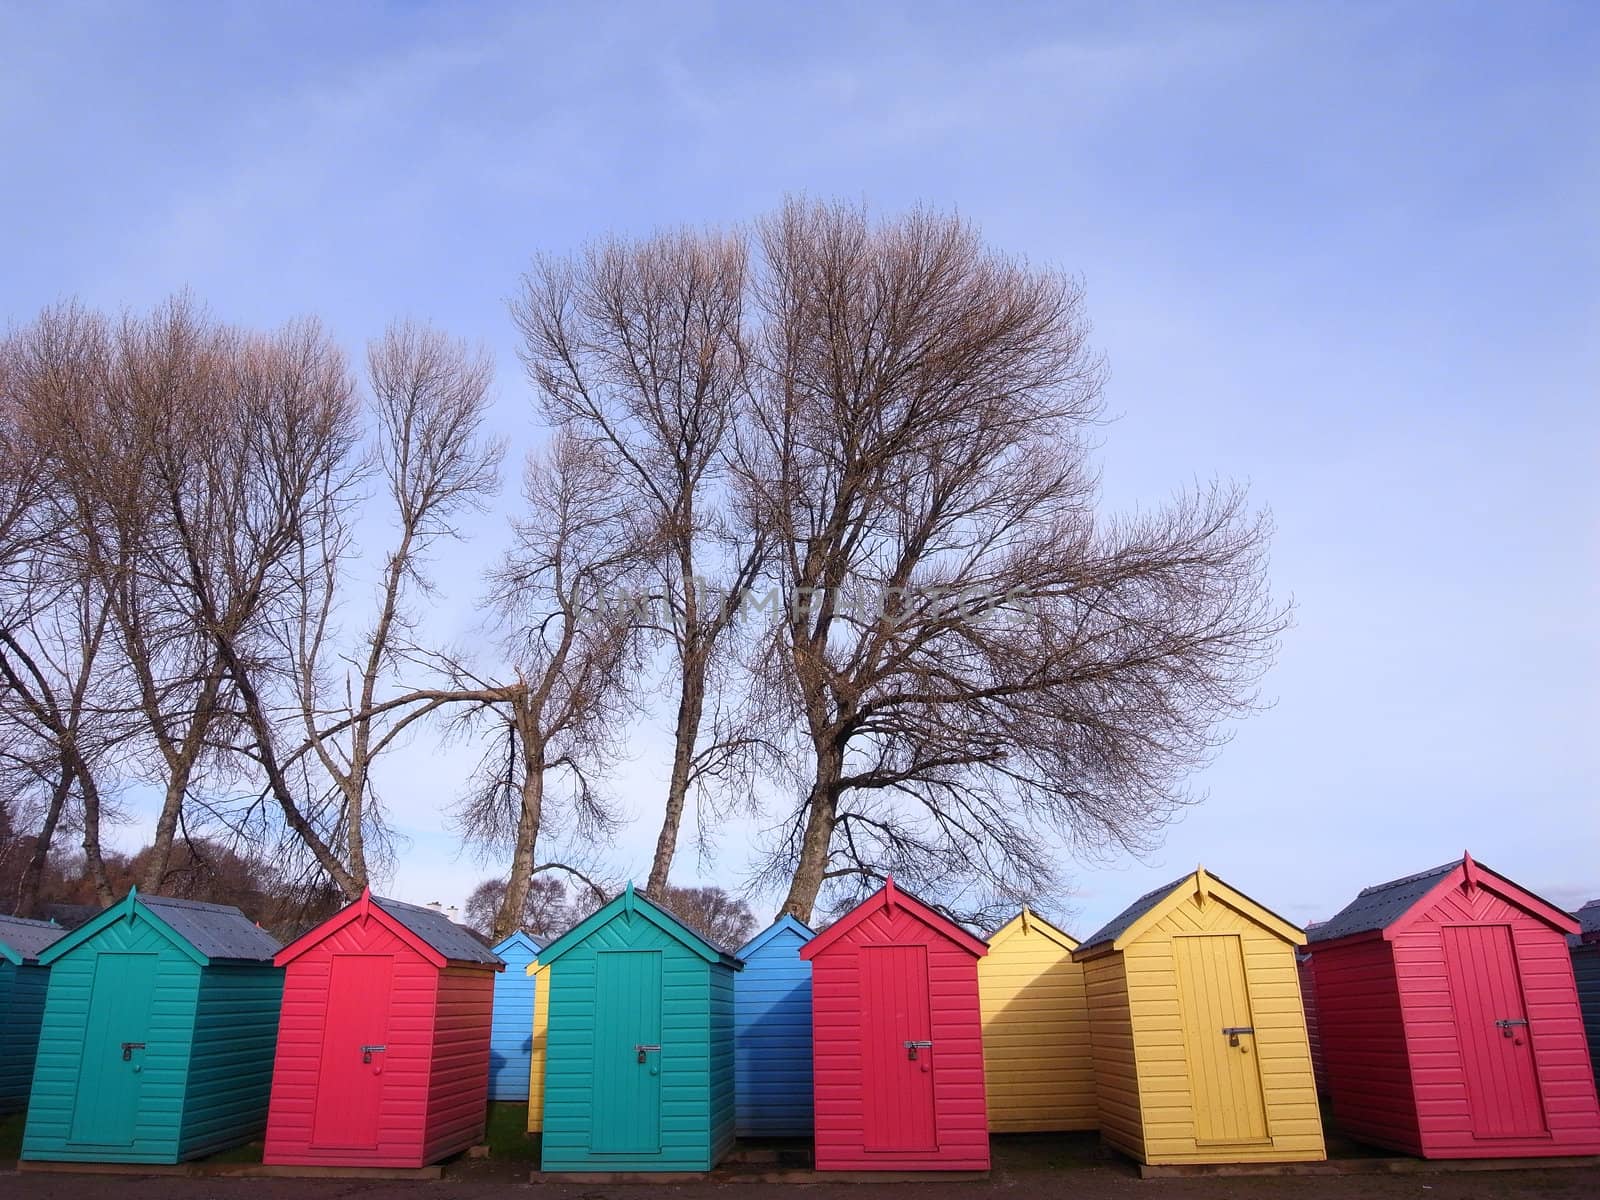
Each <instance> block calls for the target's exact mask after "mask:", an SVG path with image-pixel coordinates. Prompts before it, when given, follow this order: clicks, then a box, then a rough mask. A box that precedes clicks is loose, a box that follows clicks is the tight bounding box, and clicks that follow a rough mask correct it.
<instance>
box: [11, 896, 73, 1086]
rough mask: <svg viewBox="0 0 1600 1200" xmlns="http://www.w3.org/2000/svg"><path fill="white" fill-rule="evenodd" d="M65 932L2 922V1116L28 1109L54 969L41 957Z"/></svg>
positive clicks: (14, 920) (16, 920)
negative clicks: (45, 997)
mask: <svg viewBox="0 0 1600 1200" xmlns="http://www.w3.org/2000/svg"><path fill="white" fill-rule="evenodd" d="M66 933H67V931H66V930H65V929H63V928H61V926H59V925H53V924H51V923H50V922H49V921H30V920H28V919H27V918H25V917H0V1113H11V1112H17V1111H19V1110H20V1109H24V1108H26V1107H27V1106H28V1088H29V1087H30V1086H32V1084H33V1057H34V1054H35V1052H37V1050H38V1049H39V1022H40V1020H41V1019H42V1018H43V1017H44V994H45V989H46V988H47V987H49V985H50V969H49V968H48V967H41V966H40V965H39V952H40V951H41V950H44V949H45V948H46V947H48V946H50V945H51V944H52V943H53V942H57V941H60V940H61V938H63V937H65V936H66Z"/></svg>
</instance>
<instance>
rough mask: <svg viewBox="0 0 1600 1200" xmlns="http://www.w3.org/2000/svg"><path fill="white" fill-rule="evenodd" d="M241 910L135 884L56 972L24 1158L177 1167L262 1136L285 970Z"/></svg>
mask: <svg viewBox="0 0 1600 1200" xmlns="http://www.w3.org/2000/svg"><path fill="white" fill-rule="evenodd" d="M277 949H278V942H277V939H275V938H273V937H271V936H270V935H269V934H267V933H264V932H263V931H262V930H261V929H260V928H258V927H257V926H256V925H255V924H253V923H252V922H251V921H250V920H249V918H247V917H246V916H245V915H244V914H243V913H241V912H240V911H239V910H238V909H236V908H230V907H228V906H227V905H225V904H202V903H200V902H198V901H195V900H174V899H171V898H169V897H166V896H141V895H140V894H139V892H138V890H137V889H133V890H130V891H129V892H128V895H127V896H126V897H125V898H124V899H123V900H122V901H121V902H120V903H118V904H114V905H112V906H111V907H110V908H108V909H106V910H104V911H103V912H101V913H100V914H99V915H98V916H96V917H94V918H93V919H91V920H90V921H88V922H87V923H85V924H83V925H81V926H79V927H78V928H77V929H75V930H73V931H72V932H71V933H69V934H67V935H66V936H65V937H63V938H61V939H60V940H58V941H56V942H55V943H54V944H52V945H50V946H48V947H46V948H45V949H44V950H42V951H40V953H39V965H40V966H44V967H49V968H50V987H49V990H48V992H47V993H46V997H45V1005H44V1019H43V1022H42V1023H41V1025H40V1029H39V1056H38V1061H37V1063H36V1065H35V1067H34V1072H33V1089H32V1092H31V1095H30V1098H29V1102H28V1123H27V1127H26V1129H25V1131H24V1133H23V1138H22V1157H23V1158H25V1159H44V1160H61V1161H68V1162H133V1163H176V1162H182V1161H184V1160H186V1159H191V1158H198V1157H200V1156H202V1155H206V1154H212V1153H215V1152H216V1151H218V1150H224V1149H227V1148H228V1147H229V1146H236V1145H240V1144H241V1143H244V1142H248V1141H250V1140H252V1139H253V1138H255V1137H258V1136H259V1135H260V1133H261V1127H262V1125H263V1123H264V1122H265V1120H266V1115H267V1091H268V1087H269V1084H270V1082H271V1077H272V1044H273V1039H274V1037H275V1036H276V1033H277V1028H278V1003H279V999H280V997H281V996H282V992H283V972H282V971H280V970H278V969H277V968H276V967H275V966H273V965H272V956H273V953H274V952H275V951H276V950H277Z"/></svg>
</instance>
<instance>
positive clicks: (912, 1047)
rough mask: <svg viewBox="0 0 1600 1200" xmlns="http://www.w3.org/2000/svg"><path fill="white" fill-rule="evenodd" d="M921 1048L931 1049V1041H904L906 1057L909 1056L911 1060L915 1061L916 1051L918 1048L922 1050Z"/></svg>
mask: <svg viewBox="0 0 1600 1200" xmlns="http://www.w3.org/2000/svg"><path fill="white" fill-rule="evenodd" d="M922 1049H927V1050H932V1049H933V1043H932V1042H927V1041H923V1042H907V1043H906V1057H907V1058H909V1059H910V1060H911V1061H912V1062H916V1061H917V1051H918V1050H922Z"/></svg>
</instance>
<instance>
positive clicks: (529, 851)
mask: <svg viewBox="0 0 1600 1200" xmlns="http://www.w3.org/2000/svg"><path fill="white" fill-rule="evenodd" d="M518 733H519V734H520V735H521V736H522V737H523V746H524V749H523V775H522V811H521V812H520V813H519V814H518V815H517V840H516V847H515V849H514V850H513V852H512V855H511V875H510V877H509V878H508V879H507V880H506V894H505V897H504V898H503V899H502V900H501V901H500V911H499V912H498V913H496V914H495V918H494V928H493V929H492V930H491V936H492V937H493V938H494V940H495V941H496V942H498V941H500V939H501V938H506V937H510V936H511V934H512V933H513V932H515V931H516V930H517V929H519V928H520V927H521V925H522V913H523V910H524V909H525V908H526V907H527V904H528V889H529V888H530V887H531V886H532V885H533V851H534V846H535V845H536V843H537V842H538V840H539V825H540V823H541V821H542V820H543V818H544V745H543V742H542V739H539V738H538V735H537V734H535V733H532V732H524V731H523V730H521V729H519V730H518Z"/></svg>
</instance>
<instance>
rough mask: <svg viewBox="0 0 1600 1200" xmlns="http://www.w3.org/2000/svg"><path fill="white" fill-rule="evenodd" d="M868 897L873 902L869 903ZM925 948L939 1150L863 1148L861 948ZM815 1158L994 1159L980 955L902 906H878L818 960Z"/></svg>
mask: <svg viewBox="0 0 1600 1200" xmlns="http://www.w3.org/2000/svg"><path fill="white" fill-rule="evenodd" d="M869 903H871V901H869ZM865 945H901V946H910V945H921V946H926V947H927V953H928V987H929V1012H930V1016H931V1018H932V1035H933V1043H934V1050H933V1053H934V1055H935V1058H934V1075H935V1083H934V1088H935V1092H934V1097H935V1098H934V1106H935V1113H936V1121H937V1129H938V1149H937V1150H936V1151H924V1152H907V1153H903V1154H900V1153H890V1152H885V1151H868V1150H867V1148H866V1146H865V1129H866V1116H865V1112H864V1106H865V1098H866V1094H865V1091H864V1089H863V1081H862V1069H863V1065H864V1062H865V1057H864V1055H863V1053H862V1046H861V1033H862V1030H861V1014H862V1011H863V1008H864V996H863V991H862V986H861V971H860V951H861V948H862V947H863V946H865ZM811 972H812V974H811V992H812V1024H811V1030H812V1047H813V1049H812V1056H813V1062H814V1067H815V1069H814V1074H815V1095H816V1108H815V1113H816V1118H815V1119H816V1132H815V1141H816V1160H817V1167H818V1168H819V1169H821V1170H882V1171H901V1170H905V1171H920V1170H950V1171H981V1170H987V1169H988V1166H989V1127H988V1120H987V1114H986V1112H985V1104H984V1085H983V1024H982V1020H981V1018H980V1015H979V1009H978V973H977V970H976V964H975V962H974V959H973V956H972V955H971V954H969V953H968V952H967V951H966V950H964V949H962V948H961V947H960V946H958V945H956V944H955V943H954V942H952V941H951V940H949V939H948V938H946V937H943V936H941V935H940V934H938V933H936V932H935V931H934V930H932V929H931V928H929V927H928V926H927V925H925V924H924V923H923V922H921V921H919V920H917V919H916V918H915V917H913V916H911V915H910V914H909V913H908V912H906V911H905V909H904V908H899V909H896V910H895V911H893V912H891V911H888V910H887V909H885V908H882V907H880V908H879V909H878V911H876V912H874V913H873V914H872V915H871V916H870V917H868V918H867V919H866V920H864V921H862V922H861V923H860V924H859V925H857V926H856V927H855V928H853V929H851V930H850V931H849V932H848V933H847V934H845V935H844V936H843V937H841V938H840V939H839V940H838V941H836V942H834V943H833V944H832V945H830V946H828V947H827V948H826V949H824V950H823V951H822V952H821V953H819V954H818V955H817V956H816V957H815V958H813V959H812V960H811Z"/></svg>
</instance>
